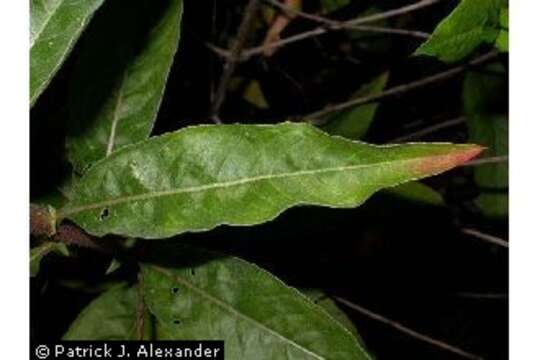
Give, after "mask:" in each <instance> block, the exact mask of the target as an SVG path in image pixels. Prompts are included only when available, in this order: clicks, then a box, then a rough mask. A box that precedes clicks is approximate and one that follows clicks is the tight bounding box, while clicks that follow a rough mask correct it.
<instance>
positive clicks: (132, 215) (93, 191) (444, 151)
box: [58, 123, 482, 239]
mask: <svg viewBox="0 0 540 360" xmlns="http://www.w3.org/2000/svg"><path fill="white" fill-rule="evenodd" d="M481 151H482V148H481V147H479V146H476V145H454V144H404V145H394V146H374V145H369V144H366V143H361V142H353V141H350V140H346V139H344V138H341V137H331V136H328V135H327V134H325V133H323V132H322V131H320V130H317V129H315V128H313V127H312V126H310V125H308V124H301V123H299V124H293V123H283V124H280V125H209V126H198V127H189V128H185V129H183V130H180V131H177V132H174V133H169V134H166V135H163V136H160V137H155V138H152V139H150V140H147V141H145V142H141V143H138V144H135V145H132V146H128V147H125V148H123V149H121V150H118V151H117V152H115V153H114V154H112V155H111V156H109V157H108V158H106V159H104V160H102V161H100V162H98V163H96V164H95V165H94V166H93V167H92V168H91V169H90V170H89V171H88V172H87V173H86V175H85V176H83V177H82V178H81V180H80V181H79V182H78V183H77V184H76V185H75V188H74V189H73V198H72V199H71V200H70V202H69V203H68V205H67V206H66V207H65V208H64V209H62V210H61V211H60V213H59V214H58V216H59V218H62V217H68V218H70V219H71V220H73V221H75V222H76V223H77V224H78V225H80V226H81V227H82V228H83V229H85V230H86V231H88V232H90V233H91V234H94V235H97V236H102V235H104V234H108V233H113V234H118V235H123V236H133V237H140V238H146V239H155V238H164V237H169V236H173V235H175V234H181V233H183V232H187V231H205V230H210V229H212V228H214V227H216V226H218V225H220V224H229V225H238V226H247V225H254V224H259V223H262V222H266V221H269V220H272V219H273V218H275V217H276V216H277V215H279V214H280V213H281V212H283V211H284V210H285V209H287V208H289V207H292V206H296V205H302V204H313V205H321V206H330V207H341V208H351V207H356V206H358V205H360V204H362V203H363V202H364V201H365V200H366V199H367V198H368V197H369V196H370V195H372V194H373V193H374V192H376V191H378V190H380V189H382V188H385V187H389V186H395V185H398V184H401V183H404V182H407V181H411V180H416V179H420V178H423V177H426V176H430V175H434V174H438V173H441V172H444V171H446V170H448V169H451V168H453V167H455V166H457V165H459V164H461V163H463V162H465V161H467V160H469V159H470V158H472V157H474V156H476V155H477V154H478V153H479V152H481Z"/></svg>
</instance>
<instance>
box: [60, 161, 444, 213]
mask: <svg viewBox="0 0 540 360" xmlns="http://www.w3.org/2000/svg"><path fill="white" fill-rule="evenodd" d="M433 157H437V156H425V157H417V158H411V159H407V160H391V161H383V162H379V163H373V164H357V165H347V166H338V167H332V168H322V169H311V170H300V171H296V172H288V173H280V174H266V175H259V176H254V177H248V178H242V179H236V180H230V181H224V182H216V183H212V184H206V185H199V186H192V187H186V188H174V189H170V190H162V191H154V192H149V193H144V194H138V195H128V196H123V197H119V198H115V199H110V200H105V201H101V202H95V203H90V204H87V205H82V206H78V207H74V208H71V209H70V208H67V209H65V210H63V209H62V210H60V211H59V212H58V217H59V218H64V217H66V216H69V215H73V214H76V213H79V212H82V211H88V210H94V209H97V208H101V207H107V206H113V205H118V204H123V203H128V202H136V201H144V200H150V199H154V198H160V197H165V196H173V195H179V194H185V193H195V192H200V191H206V190H215V189H220V188H228V187H233V186H241V185H245V184H249V183H253V182H258V181H265V180H274V179H283V178H289V177H297V176H309V175H318V174H324V173H331V172H341V171H354V170H358V169H362V168H370V167H376V166H387V165H390V164H393V163H396V162H400V163H407V162H415V161H418V160H421V159H428V158H433Z"/></svg>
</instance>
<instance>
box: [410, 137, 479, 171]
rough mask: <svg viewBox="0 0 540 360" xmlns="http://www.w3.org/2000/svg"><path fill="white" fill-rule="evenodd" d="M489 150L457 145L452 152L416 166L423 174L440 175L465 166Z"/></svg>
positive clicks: (426, 159)
mask: <svg viewBox="0 0 540 360" xmlns="http://www.w3.org/2000/svg"><path fill="white" fill-rule="evenodd" d="M486 149H487V148H486V147H485V146H482V145H476V144H470V145H457V146H455V147H454V148H453V149H452V150H450V151H448V152H446V153H443V154H438V155H434V156H429V157H427V158H424V159H422V160H421V161H420V162H418V163H417V165H416V166H415V171H417V172H419V173H421V174H438V173H442V172H444V171H447V170H450V169H453V168H455V167H457V166H460V165H462V164H465V163H466V162H468V161H470V160H471V159H474V158H475V157H477V156H478V155H479V154H480V153H482V152H483V151H484V150H486Z"/></svg>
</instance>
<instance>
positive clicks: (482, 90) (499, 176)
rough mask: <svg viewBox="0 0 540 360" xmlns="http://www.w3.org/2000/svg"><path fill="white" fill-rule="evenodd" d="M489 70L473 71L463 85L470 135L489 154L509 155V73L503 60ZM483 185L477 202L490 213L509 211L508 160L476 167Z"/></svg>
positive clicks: (497, 213)
mask: <svg viewBox="0 0 540 360" xmlns="http://www.w3.org/2000/svg"><path fill="white" fill-rule="evenodd" d="M487 70H489V72H486V73H470V74H468V75H467V76H466V78H465V82H464V89H463V99H464V103H465V112H466V114H467V125H468V128H469V139H470V140H471V141H475V142H478V143H479V144H482V145H485V146H486V147H487V148H488V149H487V151H486V156H504V155H508V115H507V114H506V109H507V103H506V101H507V96H508V95H507V94H508V83H507V74H506V72H505V70H504V68H503V67H502V66H501V65H500V64H493V65H491V66H489V67H488V68H487ZM474 178H475V181H476V184H477V185H478V187H479V189H480V196H479V197H478V198H477V199H476V203H477V205H478V206H479V208H480V209H481V210H482V212H483V213H484V214H485V215H486V216H489V217H505V216H507V215H508V163H507V162H503V163H494V164H483V165H481V166H476V167H475V168H474Z"/></svg>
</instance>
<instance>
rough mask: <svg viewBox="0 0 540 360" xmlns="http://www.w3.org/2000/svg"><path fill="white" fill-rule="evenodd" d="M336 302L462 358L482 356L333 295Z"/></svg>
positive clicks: (476, 358) (478, 358) (476, 359)
mask: <svg viewBox="0 0 540 360" xmlns="http://www.w3.org/2000/svg"><path fill="white" fill-rule="evenodd" d="M333 298H334V299H335V300H336V301H337V302H339V303H341V304H343V305H345V306H347V307H349V308H351V309H353V310H356V311H358V312H360V313H362V314H364V315H365V316H367V317H369V318H371V319H373V320H376V321H379V322H382V323H384V324H386V325H389V326H391V327H393V328H394V329H396V330H398V331H401V332H402V333H404V334H407V335H409V336H411V337H413V338H415V339H418V340H420V341H424V342H426V343H429V344H431V345H434V346H437V347H439V348H441V349H444V350H447V351H450V352H453V353H454V354H457V355H460V356H462V357H464V358H467V359H474V360H480V359H482V357H480V356H478V355H475V354H471V353H469V352H467V351H464V350H461V349H459V348H457V347H455V346H452V345H450V344H447V343H445V342H443V341H441V340H437V339H434V338H432V337H430V336H427V335H424V334H420V333H419V332H417V331H415V330H412V329H410V328H408V327H406V326H404V325H402V324H400V323H398V322H396V321H394V320H390V319H387V318H386V317H384V316H382V315H379V314H376V313H374V312H373V311H370V310H368V309H366V308H364V307H361V306H360V305H357V304H354V303H352V302H350V301H349V300H346V299H344V298H341V297H339V296H334V297H333Z"/></svg>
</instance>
